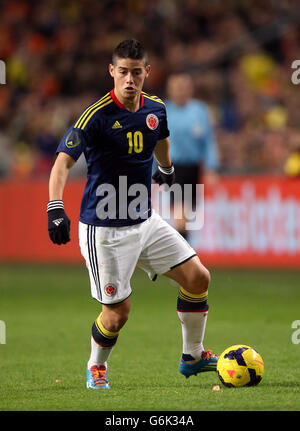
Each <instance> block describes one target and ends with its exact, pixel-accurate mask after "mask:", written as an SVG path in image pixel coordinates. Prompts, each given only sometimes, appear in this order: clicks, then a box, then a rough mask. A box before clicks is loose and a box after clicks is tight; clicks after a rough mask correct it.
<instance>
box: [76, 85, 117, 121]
mask: <svg viewBox="0 0 300 431" xmlns="http://www.w3.org/2000/svg"><path fill="white" fill-rule="evenodd" d="M108 96H109V97H110V93H106V94H105V96H103V97H101V99H99V100H97V102H95V103H93V104H92V105H91V106H89V107H88V108H86V109H85V110H84V111H83V113H82V114H81V115H80V117H79V118H78V120H77V121H76V123H75V125H74V127H75V128H78V129H79V128H80V124H81V123H82V122H83V121H84V119H85V118H86V116H87V115H88V114H89V112H90V111H91V110H92V109H94V108H95V107H96V106H98V105H99V104H100V103H102V102H104V100H108Z"/></svg>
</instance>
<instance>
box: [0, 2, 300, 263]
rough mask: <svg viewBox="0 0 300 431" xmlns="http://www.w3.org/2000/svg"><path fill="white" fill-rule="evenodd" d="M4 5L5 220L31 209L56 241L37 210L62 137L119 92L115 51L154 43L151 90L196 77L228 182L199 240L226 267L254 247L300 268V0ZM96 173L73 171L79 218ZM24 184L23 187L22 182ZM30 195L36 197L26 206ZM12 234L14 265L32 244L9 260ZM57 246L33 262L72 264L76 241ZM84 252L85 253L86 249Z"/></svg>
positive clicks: (210, 201)
mask: <svg viewBox="0 0 300 431" xmlns="http://www.w3.org/2000/svg"><path fill="white" fill-rule="evenodd" d="M0 3H1V16H0V59H2V60H4V61H5V64H6V85H0V178H1V187H0V189H1V192H0V193H1V201H2V202H4V201H5V202H11V205H12V206H10V208H7V207H4V206H3V205H2V209H1V211H0V220H2V221H4V220H8V219H13V218H14V217H16V218H17V215H16V213H17V212H18V207H20V206H21V207H22V208H28V212H29V214H30V216H31V220H32V219H33V220H36V224H37V225H41V226H42V224H43V223H44V225H43V226H42V227H41V228H40V231H39V238H37V239H36V242H37V243H38V242H40V243H42V242H43V240H42V239H41V238H44V237H45V232H44V231H45V230H46V225H45V220H44V219H41V217H42V216H40V219H39V218H38V215H34V214H33V213H32V211H33V210H32V208H36V210H37V211H40V214H43V212H44V205H45V203H46V202H47V186H46V182H47V180H48V177H49V172H50V169H51V166H52V164H53V161H54V157H55V149H56V147H57V145H58V142H59V140H60V138H61V137H62V135H63V133H64V132H65V130H66V129H67V128H68V127H69V126H70V125H71V124H72V123H73V121H74V120H75V118H76V117H77V116H78V115H79V113H80V112H81V111H82V110H83V108H84V107H85V106H86V105H87V104H89V103H91V102H93V101H94V100H95V99H98V98H99V97H101V96H102V95H103V94H105V93H106V92H107V91H109V90H110V89H111V88H112V81H111V78H110V77H109V75H108V71H107V66H108V63H109V62H110V61H111V52H112V50H113V49H114V47H115V46H116V45H117V44H118V43H119V42H120V41H121V40H123V39H126V38H132V37H134V38H137V39H139V40H140V41H141V42H142V43H143V44H144V45H145V47H146V49H147V51H148V54H149V58H150V64H151V65H152V73H151V75H150V77H149V79H148V80H147V81H146V88H145V91H148V92H150V93H151V94H156V95H158V96H159V97H161V98H163V99H164V98H165V97H166V82H167V79H168V76H169V75H170V74H171V73H175V72H187V73H189V74H191V76H192V78H193V82H194V85H195V94H194V96H195V97H196V98H197V99H199V100H201V101H203V102H205V103H206V104H207V106H208V108H209V111H210V113H211V118H212V121H213V127H214V132H215V136H216V142H217V147H218V154H219V164H218V169H217V171H218V175H219V176H220V180H219V183H218V186H217V190H213V191H211V194H210V193H208V195H207V200H206V204H207V205H206V209H207V211H208V213H209V214H210V217H209V220H208V221H207V223H206V224H205V229H204V230H202V231H199V232H198V233H197V234H194V235H193V238H192V239H191V241H192V242H193V245H194V246H195V247H197V248H198V250H199V252H203V253H206V254H207V253H208V254H209V253H210V254H211V255H214V256H217V258H215V260H213V261H212V263H213V262H215V263H216V264H218V263H222V262H225V261H226V262H227V261H228V262H229V261H232V260H231V259H232V253H234V255H237V256H240V255H242V254H243V253H244V254H245V253H248V255H249V253H250V254H251V253H252V254H253V256H254V261H255V262H257V256H258V257H259V258H261V259H262V261H261V264H262V265H263V264H264V262H269V263H270V261H269V260H268V259H269V258H268V257H267V259H265V258H266V256H269V257H270V256H271V255H272V259H273V258H275V261H274V260H272V262H271V263H272V264H274V262H277V264H278V262H283V261H284V262H285V263H284V264H285V265H292V266H300V265H299V262H300V258H299V257H300V226H299V220H300V217H299V214H300V212H299V211H300V210H299V208H300V201H299V199H300V197H299V192H298V189H299V185H300V181H299V178H300V97H299V96H300V84H299V85H295V84H294V83H293V82H292V79H291V76H292V73H293V71H294V70H293V69H292V67H291V65H292V63H293V61H294V60H296V59H300V5H299V2H297V1H296V0H290V1H289V0H282V1H275V0H264V1H262V0H261V1H260V0H240V1H237V0H226V1H220V0H209V1H208V0H207V1H206V0H201V1H197V0H151V1H150V2H149V1H144V0H127V1H118V0H102V1H96V0H85V1H74V0H72V1H67V0H66V1H64V0H45V1H43V2H39V1H35V0H32V1H30V0H27V1H25V0H11V1H9V0H7V1H5V0H4V1H1V2H0ZM84 175H85V163H84V160H82V159H80V161H79V163H77V164H76V166H75V167H74V168H73V169H72V171H71V177H72V178H73V180H74V187H75V188H74V189H72V187H71V186H70V192H69V194H68V195H67V196H66V199H67V200H68V199H69V206H72V205H73V206H74V210H73V209H72V208H73V207H72V208H70V210H69V212H70V213H71V214H72V215H73V213H74V215H76V214H77V213H78V208H79V205H80V193H81V190H82V184H83V182H84ZM245 181H246V183H245ZM16 182H17V183H18V184H17V185H16V186H15V187H16V188H15V189H12V188H9V187H13V186H12V183H16ZM26 183H28V184H30V188H26V186H25V185H26ZM245 184H246V186H245ZM20 187H21V188H20ZM22 187H23V188H22ZM76 187H77V188H76ZM245 187H246V188H245ZM71 189H72V190H71ZM13 190H16V191H15V196H16V197H15V201H14V197H13V196H14V193H13ZM21 190H22V191H21ZM36 190H39V191H36ZM35 193H37V195H36V196H37V198H36V200H35V201H34V202H31V201H30V199H33V198H34V196H35ZM39 193H40V194H39ZM247 193H248V194H247ZM20 196H22V197H23V198H24V197H26V199H25V198H24V202H23V201H22V203H20ZM74 201H75V203H74ZM13 202H14V203H13ZM29 202H31V205H30V207H29ZM249 202H250V203H249ZM26 205H27V206H26ZM72 211H73V213H72ZM232 211H233V212H232ZM224 217H225V218H224ZM245 217H246V218H247V221H246V222H245ZM274 217H275V218H274ZM19 219H20V218H19ZM19 219H18V220H19ZM24 223H25V222H24ZM230 223H234V224H232V225H230V226H229V225H228V224H230ZM29 224H30V223H29ZM74 224H75V223H73V225H74ZM20 229H21V228H20ZM224 229H225V230H224ZM7 231H8V229H6V232H2V234H1V237H2V239H1V237H0V239H1V244H2V245H1V246H0V247H1V250H2V251H1V252H0V257H1V256H2V258H3V259H10V258H12V256H13V255H15V256H16V257H17V256H18V253H19V250H20V244H19V245H17V241H16V246H15V248H16V249H15V251H14V252H13V251H11V252H9V250H8V249H9V248H10V247H11V248H12V247H13V246H12V242H13V239H12V238H14V237H16V238H17V233H15V234H14V235H12V234H11V233H10V234H8V233H7ZM24 231H26V227H25V228H24V226H23V235H25V234H24ZM74 232H76V231H74ZM245 232H246V233H245ZM5 235H6V236H5ZM8 235H10V236H9V238H8ZM76 235H77V233H76ZM234 235H236V237H235V236H234ZM245 235H246V237H247V238H248V239H246V240H245V241H244V242H243V244H241V238H245ZM247 235H248V236H247ZM28 238H29V237H28ZM203 238H205V241H204V239H203ZM220 238H221V239H220ZM222 238H223V239H222ZM237 238H240V241H239V242H237ZM253 238H254V239H253ZM44 239H45V246H44V249H43V250H44V251H43V250H42V251H41V250H40V249H39V251H36V252H34V251H32V250H31V251H29V250H28V247H27V248H26V251H24V255H22V256H23V257H24V256H25V255H26V256H27V257H30V256H31V257H32V256H33V257H34V258H38V257H39V258H42V257H41V256H43V253H46V254H45V256H46V255H47V256H50V255H51V256H52V257H53V258H55V257H57V256H59V259H60V258H61V256H64V255H65V254H66V255H68V253H69V252H68V250H69V248H70V247H73V246H72V245H71V246H67V247H65V251H64V252H61V250H59V251H57V248H56V249H55V251H54V249H53V248H52V247H53V246H52V245H51V244H50V243H48V242H47V243H46V238H44ZM30 241H31V245H32V246H31V249H34V247H35V246H34V244H35V243H34V241H32V239H30ZM274 241H275V243H274ZM276 241H277V242H276ZM7 242H9V243H10V245H9V246H8V245H7ZM39 247H40V246H39ZM68 247H69V248H68ZM74 247H77V244H75V246H74ZM257 247H258V248H257ZM46 249H47V250H48V251H47V252H46ZM49 250H53V251H49ZM47 253H48V254H47ZM70 253H71V254H70V255H72V256H73V257H74V256H77V258H78V255H77V252H75V251H72V252H70ZM72 253H73V254H72ZM222 256H223V257H222ZM226 256H227V257H226ZM19 257H20V256H19ZM282 258H283V261H282ZM45 259H46V257H45ZM222 259H225V260H224V261H223V260H222ZM226 259H227V260H226ZM264 259H265V260H264ZM276 259H277V260H276ZM70 260H72V258H70ZM75 260H76V259H75ZM226 262H225V264H226ZM247 262H248V263H247ZM247 262H246V264H247V265H248V264H250V261H247ZM251 262H252V261H251ZM291 262H292V263H291ZM244 263H245V262H244Z"/></svg>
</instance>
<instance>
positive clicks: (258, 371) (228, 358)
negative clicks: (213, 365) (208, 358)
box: [217, 344, 264, 388]
mask: <svg viewBox="0 0 300 431" xmlns="http://www.w3.org/2000/svg"><path fill="white" fill-rule="evenodd" d="M217 372H218V376H219V379H220V380H221V382H222V383H223V385H224V386H227V387H228V388H237V387H241V386H254V385H257V384H258V383H259V382H260V381H261V379H262V378H263V375H264V362H263V359H262V357H261V356H260V354H259V353H258V352H257V351H256V350H254V349H253V348H252V347H250V346H246V345H244V344H235V345H234V346H230V347H228V348H227V349H226V350H224V352H223V353H222V354H221V356H220V357H219V360H218V363H217Z"/></svg>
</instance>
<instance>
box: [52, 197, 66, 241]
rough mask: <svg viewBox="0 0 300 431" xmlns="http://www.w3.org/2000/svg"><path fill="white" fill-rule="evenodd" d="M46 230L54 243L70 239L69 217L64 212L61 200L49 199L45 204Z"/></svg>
mask: <svg viewBox="0 0 300 431" xmlns="http://www.w3.org/2000/svg"><path fill="white" fill-rule="evenodd" d="M47 213H48V232H49V237H50V239H51V241H52V242H53V243H54V244H58V245H61V244H66V243H67V242H69V241H70V225H71V222H70V219H69V217H68V216H67V214H66V213H65V210H64V204H63V201H60V200H58V201H50V202H49V203H48V205H47Z"/></svg>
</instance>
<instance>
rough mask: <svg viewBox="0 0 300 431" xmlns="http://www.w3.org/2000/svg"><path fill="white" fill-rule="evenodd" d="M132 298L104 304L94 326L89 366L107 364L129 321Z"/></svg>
mask: <svg viewBox="0 0 300 431" xmlns="http://www.w3.org/2000/svg"><path fill="white" fill-rule="evenodd" d="M129 311H130V299H129V298H127V299H125V301H122V302H121V303H119V304H112V305H102V312H101V313H100V315H99V316H98V317H97V319H96V320H95V322H94V323H93V326H92V337H91V355H90V358H89V361H88V368H91V367H92V366H94V365H97V366H98V367H99V366H105V367H106V366H107V360H108V358H109V356H110V354H111V351H112V349H113V347H114V345H115V344H116V342H117V339H118V336H119V333H120V330H121V329H122V328H123V326H124V325H125V323H126V322H127V319H128V315H129Z"/></svg>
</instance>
